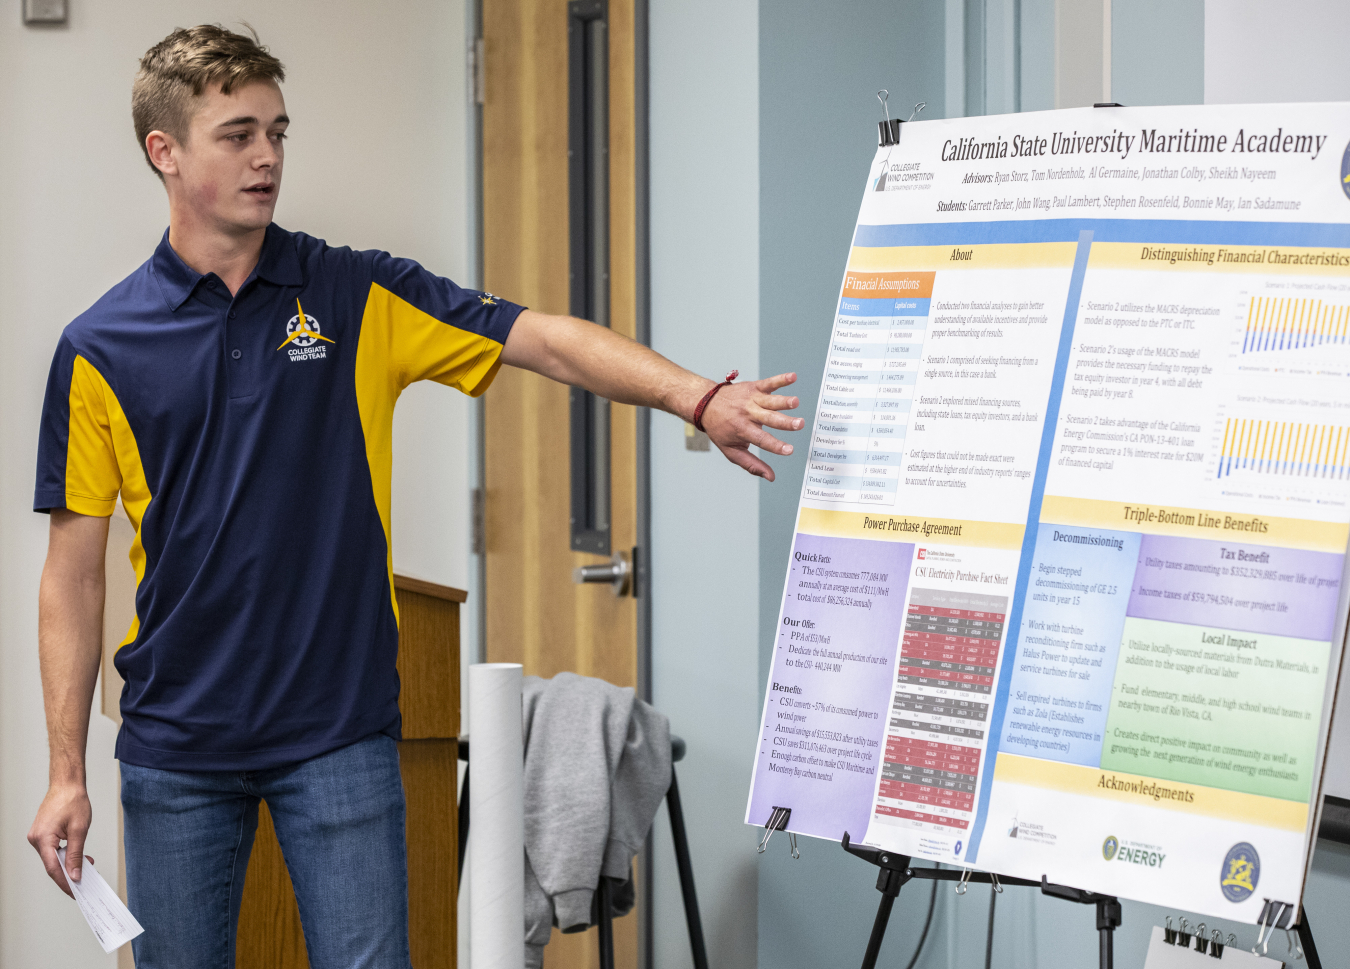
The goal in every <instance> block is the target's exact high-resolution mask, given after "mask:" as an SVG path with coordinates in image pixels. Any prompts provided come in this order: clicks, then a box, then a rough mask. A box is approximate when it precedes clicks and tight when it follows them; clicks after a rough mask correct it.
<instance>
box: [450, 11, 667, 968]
mask: <svg viewBox="0 0 1350 969" xmlns="http://www.w3.org/2000/svg"><path fill="white" fill-rule="evenodd" d="M483 3H484V0H471V2H470V4H469V7H470V10H469V13H468V16H469V23H470V28H471V29H470V31H469V45H468V46H469V52H470V53H469V64H468V70H469V71H470V72H472V74H471V77H470V84H469V95H470V98H471V105H470V108H471V111H472V124H471V129H472V130H471V145H470V155H469V166H470V170H471V183H472V187H473V199H474V200H473V210H472V211H473V223H474V224H473V259H474V285H477V286H481V285H482V282H483V273H484V268H483V259H484V226H483V99H482V80H481V79H482V77H483V75H484V69H483V60H482V58H483V46H482V37H483ZM632 3H633V34H634V44H633V116H634V117H633V125H634V158H633V167H634V179H635V182H636V193H635V195H636V198H635V203H636V204H635V212H634V222H635V224H636V236H637V245H636V249H637V251H636V254H635V255H636V274H635V275H636V279H635V284H636V291H637V300H636V302H637V307H636V310H637V313H636V321H635V323H636V327H635V329H636V339H637V342H639V343H641V344H642V345H643V346H648V347H649V346H651V306H652V301H651V177H650V173H651V164H650V155H649V151H650V144H651V139H650V102H651V95H650V87H649V80H650V69H649V51H650V43H649V23H650V20H649V9H648V6H649V5H648V0H632ZM485 407H486V401H485V400H484V399H483V398H482V397H480V398H477V399H476V400H474V402H473V421H472V425H473V441H472V448H473V451H474V455H475V460H474V476H473V491H474V494H473V498H472V500H473V510H472V513H473V534H474V546H473V562H472V571H473V572H474V574H475V575H476V577H477V580H478V582H477V591H478V601H477V603H476V604H475V612H476V614H477V619H478V622H477V623H476V633H477V635H476V640H477V641H476V642H474V643H472V644H467V645H468V646H469V648H471V649H472V650H473V651H474V656H475V660H476V661H478V662H481V661H482V659H483V658H484V657H485V656H486V655H487V595H486V590H487V543H486V542H485V541H484V540H483V535H484V533H485V527H484V522H483V514H484V501H483V498H482V496H483V495H485V494H486V490H487V480H486V476H487V454H486V433H485V421H486V418H485V414H486V410H485ZM636 451H637V454H636V459H637V475H636V478H637V480H636V487H637V494H636V496H635V498H636V518H637V549H638V555H637V556H636V557H635V558H636V561H635V562H634V563H633V565H634V576H633V579H634V591H635V594H636V599H637V695H638V697H639V698H640V699H642V700H644V701H646V702H647V703H651V702H652V588H653V586H652V581H653V575H652V567H651V562H652V554H651V547H652V530H651V520H652V507H651V497H652V488H651V411H650V409H649V408H646V407H639V408H637V428H636ZM638 858H639V863H638V872H639V875H638V885H637V890H638V896H639V900H638V913H639V917H640V920H641V921H640V923H639V926H638V956H639V959H640V962H639V965H640V967H641V969H650V967H651V966H652V965H654V949H653V907H652V900H653V886H654V880H653V875H652V868H653V862H654V858H653V851H652V838H651V836H650V834H649V835H648V837H647V840H646V842H644V844H643V846H642V851H641V852H640V854H639V856H638Z"/></svg>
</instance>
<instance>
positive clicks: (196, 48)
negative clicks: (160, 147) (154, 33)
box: [131, 24, 286, 180]
mask: <svg viewBox="0 0 1350 969" xmlns="http://www.w3.org/2000/svg"><path fill="white" fill-rule="evenodd" d="M244 26H245V28H246V29H247V30H248V31H249V33H250V34H251V35H252V36H244V35H243V34H236V33H233V32H232V31H229V30H226V29H225V28H224V27H221V26H220V25H219V24H202V25H201V26H199V27H179V28H178V29H177V30H175V31H174V32H173V33H171V34H170V35H169V36H168V37H165V38H164V39H163V40H161V41H160V42H159V43H158V44H156V45H155V46H154V47H151V48H150V49H149V50H148V51H146V52H145V56H144V57H142V58H141V69H140V70H139V71H137V72H136V80H135V81H134V82H133V83H132V86H131V120H132V123H133V124H134V125H135V127H136V138H137V139H138V140H139V141H140V143H141V151H142V152H144V153H145V161H146V163H147V164H148V165H149V166H150V168H151V169H152V170H153V171H154V173H155V174H156V175H158V176H159V177H160V179H161V180H163V178H164V174H163V173H162V172H161V171H160V170H159V169H158V168H156V167H155V163H154V162H153V161H151V160H150V152H149V151H148V150H147V149H146V147H145V139H146V137H147V136H148V135H149V134H150V132H152V131H162V132H164V133H165V134H167V135H172V136H173V137H174V138H175V139H176V140H177V141H179V142H180V143H186V141H187V134H188V125H189V124H190V122H191V121H192V113H193V101H194V100H195V99H197V98H200V97H201V96H202V92H204V91H205V90H206V88H207V86H208V85H211V84H219V85H220V90H221V93H222V94H229V93H230V92H231V91H232V90H234V89H235V88H237V87H240V86H241V85H244V84H248V83H250V82H252V81H261V80H266V79H270V80H273V81H276V82H277V83H280V82H282V81H284V80H286V68H285V67H283V66H282V63H281V61H279V60H277V59H276V58H275V57H273V56H272V55H271V54H269V53H268V52H267V48H266V47H263V46H261V45H260V44H259V43H258V35H257V34H256V33H255V32H254V31H253V28H252V27H249V26H248V25H247V24H245V25H244Z"/></svg>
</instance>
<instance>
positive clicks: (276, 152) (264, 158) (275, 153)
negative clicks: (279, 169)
mask: <svg viewBox="0 0 1350 969" xmlns="http://www.w3.org/2000/svg"><path fill="white" fill-rule="evenodd" d="M280 162H281V149H280V148H279V147H278V146H277V145H274V144H272V140H271V139H270V138H269V139H267V140H266V141H264V142H263V147H262V148H260V149H259V151H258V154H257V155H255V156H254V158H253V167H254V168H271V167H273V166H274V165H277V164H280Z"/></svg>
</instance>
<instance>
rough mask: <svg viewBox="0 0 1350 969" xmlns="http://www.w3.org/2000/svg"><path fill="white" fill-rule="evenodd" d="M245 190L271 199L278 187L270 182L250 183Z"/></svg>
mask: <svg viewBox="0 0 1350 969" xmlns="http://www.w3.org/2000/svg"><path fill="white" fill-rule="evenodd" d="M244 191H245V192H247V193H248V194H249V195H253V196H256V197H258V198H264V199H270V198H272V196H274V195H275V194H276V191H277V187H276V185H275V184H272V183H270V182H269V183H267V184H265V185H250V186H249V187H248V188H246V189H244Z"/></svg>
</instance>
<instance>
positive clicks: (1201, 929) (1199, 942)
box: [1195, 922, 1209, 955]
mask: <svg viewBox="0 0 1350 969" xmlns="http://www.w3.org/2000/svg"><path fill="white" fill-rule="evenodd" d="M1206 927H1207V926H1206V925H1205V923H1204V922H1201V923H1200V924H1199V925H1197V926H1196V927H1195V951H1196V952H1198V953H1200V954H1201V955H1204V954H1205V953H1206V952H1208V951H1209V939H1206V938H1205V929H1206Z"/></svg>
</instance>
